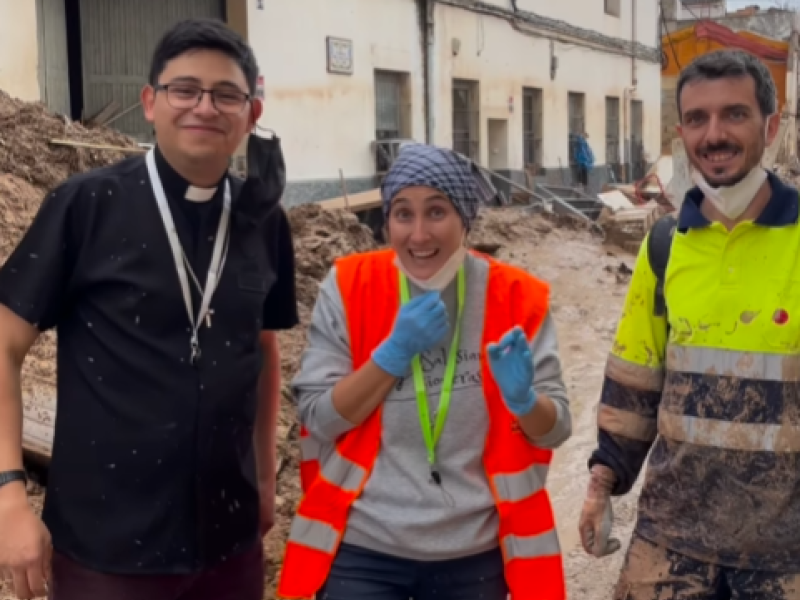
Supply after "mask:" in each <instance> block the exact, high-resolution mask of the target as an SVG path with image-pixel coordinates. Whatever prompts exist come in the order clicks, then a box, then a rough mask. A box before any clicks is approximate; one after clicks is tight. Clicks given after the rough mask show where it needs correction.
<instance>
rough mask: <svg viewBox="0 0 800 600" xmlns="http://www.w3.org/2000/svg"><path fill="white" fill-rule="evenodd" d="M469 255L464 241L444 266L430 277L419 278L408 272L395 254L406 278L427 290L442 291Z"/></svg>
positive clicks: (396, 261) (395, 262)
mask: <svg viewBox="0 0 800 600" xmlns="http://www.w3.org/2000/svg"><path fill="white" fill-rule="evenodd" d="M466 257H467V247H466V246H465V245H464V244H463V243H462V244H461V245H460V246H459V247H458V250H456V251H455V252H453V254H452V256H450V258H448V259H447V262H446V263H444V264H443V265H442V268H441V269H439V270H438V271H436V273H434V274H433V275H431V276H430V277H429V278H428V279H424V280H423V279H417V278H416V277H414V276H413V275H410V274H409V273H408V270H407V269H406V268H405V267H404V266H403V261H402V260H400V257H399V256H395V259H394V264H395V266H396V267H397V268H398V269H399V270H400V272H401V273H402V274H403V275H405V276H406V278H407V279H408V280H409V281H410V282H411V283H413V284H414V285H416V286H417V287H419V288H420V289H423V290H425V291H436V292H441V291H442V290H444V289H445V288H446V287H447V286H448V285H450V282H451V281H453V279H455V278H456V275H457V274H458V270H459V269H460V268H461V265H463V264H464V259H465V258H466Z"/></svg>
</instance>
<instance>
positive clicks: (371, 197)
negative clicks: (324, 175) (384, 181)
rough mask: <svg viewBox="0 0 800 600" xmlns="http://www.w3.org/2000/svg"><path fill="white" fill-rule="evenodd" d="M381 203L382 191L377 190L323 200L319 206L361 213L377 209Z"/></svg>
mask: <svg viewBox="0 0 800 600" xmlns="http://www.w3.org/2000/svg"><path fill="white" fill-rule="evenodd" d="M381 203H382V200H381V189H380V188H375V189H372V190H367V191H366V192H360V193H358V194H348V195H347V197H346V198H345V196H339V197H338V198H331V199H330V200H323V201H322V202H320V203H319V205H320V206H321V207H322V208H324V209H326V210H334V209H337V208H349V209H350V210H352V211H353V212H360V211H362V210H369V209H371V208H377V207H379V206H380V205H381Z"/></svg>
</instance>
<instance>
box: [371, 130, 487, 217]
mask: <svg viewBox="0 0 800 600" xmlns="http://www.w3.org/2000/svg"><path fill="white" fill-rule="evenodd" d="M417 185H419V186H426V187H431V188H434V189H437V190H439V191H440V192H442V193H443V194H444V195H446V196H447V197H448V198H449V199H450V201H451V202H452V203H453V205H454V206H455V207H456V210H457V211H458V214H459V215H460V216H461V220H462V221H463V222H464V227H466V228H467V229H469V228H470V226H471V225H472V223H473V221H474V220H475V217H476V216H477V214H478V206H479V203H480V200H479V190H478V186H477V184H476V181H475V175H474V173H473V170H472V164H471V163H470V162H469V161H468V160H467V159H466V158H464V157H462V156H461V155H459V154H456V153H455V152H453V151H452V150H448V149H447V148H440V147H438V146H430V145H427V144H408V145H406V146H403V147H402V148H401V149H400V153H399V154H398V156H397V158H396V159H395V161H394V162H393V163H392V166H391V168H390V169H389V173H387V175H386V177H385V178H384V180H383V184H382V185H381V198H382V200H383V215H384V218H388V216H389V211H390V209H391V206H392V200H393V199H394V197H395V196H397V194H399V193H400V191H401V190H403V189H405V188H407V187H412V186H417Z"/></svg>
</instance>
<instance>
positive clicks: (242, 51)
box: [150, 19, 258, 94]
mask: <svg viewBox="0 0 800 600" xmlns="http://www.w3.org/2000/svg"><path fill="white" fill-rule="evenodd" d="M192 50H217V51H219V52H222V53H224V54H227V55H228V56H229V57H231V58H232V59H233V60H235V61H236V63H237V64H238V65H239V67H241V69H242V72H243V73H244V77H245V79H246V80H247V87H248V88H249V91H250V94H254V93H255V91H256V80H257V79H258V63H257V62H256V57H255V55H254V54H253V50H252V48H250V46H248V45H247V42H245V41H244V39H243V38H242V36H240V35H239V34H238V33H236V32H235V31H233V30H232V29H230V28H229V27H228V26H227V25H226V24H225V23H223V22H222V21H220V20H218V19H187V20H184V21H180V22H179V23H177V24H175V25H173V26H172V27H171V28H170V29H169V30H168V31H167V32H166V33H165V34H164V35H163V37H162V38H161V40H160V41H159V42H158V45H157V46H156V49H155V51H154V52H153V59H152V61H151V62H150V85H156V84H157V83H158V78H159V77H160V76H161V73H163V72H164V69H165V68H166V67H167V63H168V62H169V61H171V60H172V59H173V58H177V57H178V56H181V55H182V54H186V53H187V52H190V51H192Z"/></svg>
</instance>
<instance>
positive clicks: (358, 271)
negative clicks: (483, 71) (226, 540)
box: [278, 144, 571, 600]
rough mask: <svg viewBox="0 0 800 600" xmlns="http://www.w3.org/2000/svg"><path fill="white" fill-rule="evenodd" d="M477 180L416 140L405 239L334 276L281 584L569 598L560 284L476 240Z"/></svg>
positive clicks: (343, 593) (309, 352)
mask: <svg viewBox="0 0 800 600" xmlns="http://www.w3.org/2000/svg"><path fill="white" fill-rule="evenodd" d="M478 195H479V191H478V187H477V184H476V180H475V176H474V173H473V169H472V165H471V164H470V163H469V162H468V161H467V160H466V159H464V158H463V157H461V156H460V155H458V154H455V153H454V152H452V151H450V150H446V149H442V148H437V147H434V146H427V145H422V144H411V145H408V146H406V147H404V148H403V149H402V151H401V153H400V155H399V156H398V158H397V159H396V161H395V162H394V164H393V165H392V168H391V170H390V172H389V173H388V175H387V176H386V178H385V180H384V183H383V186H382V196H383V203H384V214H385V217H386V233H387V239H388V241H389V243H390V249H386V250H378V251H375V252H368V253H365V254H358V255H353V256H348V257H345V258H342V259H340V260H339V261H337V263H336V264H335V265H334V267H333V269H332V270H331V272H330V274H329V275H328V277H327V278H326V280H325V281H324V282H323V284H322V287H321V289H320V294H319V297H318V299H317V303H316V306H315V308H314V314H313V319H312V324H311V328H310V331H309V337H308V347H307V349H306V352H305V354H304V356H303V360H302V365H301V369H300V373H299V374H298V375H297V378H296V379H295V381H294V382H293V388H294V393H295V397H296V399H297V402H298V406H299V412H300V419H301V423H302V431H301V450H302V464H301V476H302V480H303V481H302V483H303V491H304V496H303V499H302V501H301V502H300V505H299V507H298V510H297V515H296V517H295V519H294V522H293V524H292V529H291V533H290V538H289V542H288V545H287V548H286V556H285V561H284V567H283V571H282V574H281V579H280V583H279V588H278V596H279V597H280V598H314V597H315V596H316V597H317V598H320V599H322V598H324V599H327V600H366V599H370V600H409V599H413V600H434V599H435V600H454V599H459V600H478V599H479V598H480V599H482V600H506V598H507V597H509V595H510V597H511V598H512V600H564V599H565V598H566V592H565V585H564V573H563V566H562V559H561V551H560V548H559V543H558V537H557V535H556V529H555V522H554V518H553V510H552V507H551V505H550V499H549V496H548V494H547V491H546V490H545V479H546V476H547V471H548V467H549V465H550V459H551V456H552V450H553V449H554V448H556V447H558V446H559V445H560V444H562V443H563V442H564V441H565V440H566V439H567V438H568V437H569V435H570V432H571V420H570V415H569V406H568V403H567V395H566V391H565V389H564V384H563V381H562V377H561V367H560V362H559V358H558V349H557V344H556V334H555V330H554V325H553V322H552V319H551V317H550V314H549V305H548V287H547V285H546V284H545V283H543V282H541V281H539V280H537V279H535V278H534V277H532V276H531V275H529V274H528V273H526V272H524V271H522V270H521V269H518V268H515V267H512V266H510V265H507V264H504V263H501V262H498V261H496V260H494V259H491V258H489V257H486V256H482V255H479V254H477V253H472V252H469V251H467V248H466V235H467V232H468V231H469V229H470V226H471V225H472V223H473V221H474V220H475V217H476V214H477V210H478V204H479V201H478Z"/></svg>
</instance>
